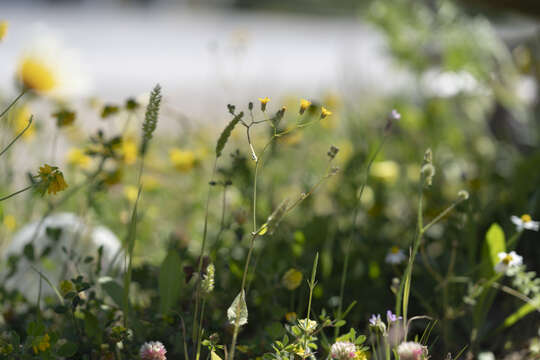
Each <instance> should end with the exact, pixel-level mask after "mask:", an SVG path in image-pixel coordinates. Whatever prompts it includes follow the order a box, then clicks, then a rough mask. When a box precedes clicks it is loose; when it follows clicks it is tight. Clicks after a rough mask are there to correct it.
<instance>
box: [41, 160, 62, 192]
mask: <svg viewBox="0 0 540 360" xmlns="http://www.w3.org/2000/svg"><path fill="white" fill-rule="evenodd" d="M38 177H39V178H41V192H42V194H44V193H45V192H47V193H48V194H53V195H56V193H57V192H60V191H63V190H65V189H66V188H67V187H68V185H67V183H66V181H65V180H64V174H62V172H61V171H60V170H58V168H57V167H56V166H50V165H47V164H45V165H43V166H41V167H40V168H39V173H38Z"/></svg>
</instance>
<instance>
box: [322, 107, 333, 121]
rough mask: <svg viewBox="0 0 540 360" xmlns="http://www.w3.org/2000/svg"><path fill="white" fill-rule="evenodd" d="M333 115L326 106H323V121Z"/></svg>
mask: <svg viewBox="0 0 540 360" xmlns="http://www.w3.org/2000/svg"><path fill="white" fill-rule="evenodd" d="M330 115H332V112H331V111H330V110H328V109H327V108H325V107H324V106H321V119H324V118H325V117H327V116H330Z"/></svg>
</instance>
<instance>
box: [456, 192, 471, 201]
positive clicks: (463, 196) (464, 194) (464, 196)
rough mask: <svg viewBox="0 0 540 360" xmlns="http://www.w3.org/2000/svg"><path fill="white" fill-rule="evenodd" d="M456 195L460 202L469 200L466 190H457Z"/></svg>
mask: <svg viewBox="0 0 540 360" xmlns="http://www.w3.org/2000/svg"><path fill="white" fill-rule="evenodd" d="M457 195H458V198H459V199H460V200H462V201H465V200H467V199H469V192H468V191H467V190H459V191H458V193H457Z"/></svg>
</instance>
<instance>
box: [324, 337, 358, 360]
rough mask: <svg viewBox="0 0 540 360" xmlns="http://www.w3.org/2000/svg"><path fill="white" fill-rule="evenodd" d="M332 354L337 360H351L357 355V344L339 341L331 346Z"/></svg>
mask: <svg viewBox="0 0 540 360" xmlns="http://www.w3.org/2000/svg"><path fill="white" fill-rule="evenodd" d="M330 356H331V357H332V359H336V360H350V359H354V357H355V356H356V345H354V344H353V343H350V342H348V341H338V342H336V343H334V345H332V347H331V348H330Z"/></svg>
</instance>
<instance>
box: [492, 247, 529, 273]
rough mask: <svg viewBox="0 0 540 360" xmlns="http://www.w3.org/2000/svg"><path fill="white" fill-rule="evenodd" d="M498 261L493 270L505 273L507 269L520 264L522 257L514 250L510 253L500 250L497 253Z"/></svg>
mask: <svg viewBox="0 0 540 360" xmlns="http://www.w3.org/2000/svg"><path fill="white" fill-rule="evenodd" d="M497 256H498V257H499V262H498V263H497V265H495V271H496V272H498V273H500V274H501V273H502V274H504V273H506V272H507V271H508V269H510V268H514V267H517V266H520V265H521V264H522V263H523V257H521V256H520V255H518V254H516V252H515V251H510V253H505V252H504V251H503V252H500V253H498V254H497Z"/></svg>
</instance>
